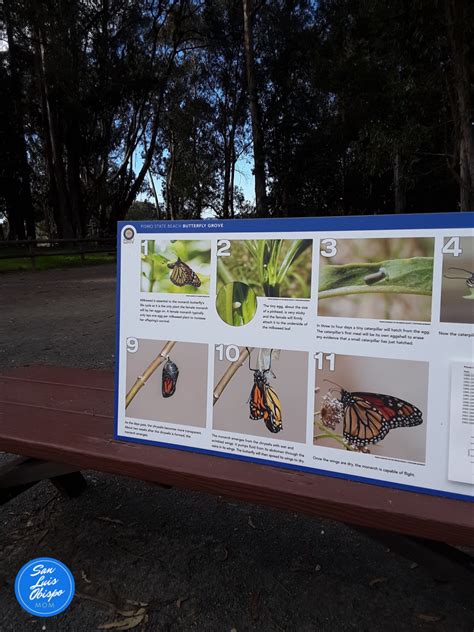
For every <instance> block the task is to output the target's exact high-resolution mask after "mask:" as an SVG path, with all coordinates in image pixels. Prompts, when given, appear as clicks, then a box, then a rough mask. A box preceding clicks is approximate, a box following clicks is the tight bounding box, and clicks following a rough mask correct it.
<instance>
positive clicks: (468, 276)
mask: <svg viewBox="0 0 474 632" xmlns="http://www.w3.org/2000/svg"><path fill="white" fill-rule="evenodd" d="M454 239H455V241H453V238H446V239H445V240H444V242H445V243H444V249H443V278H442V281H441V311H440V321H441V322H442V323H466V324H470V325H472V324H474V238H472V237H457V238H456V237H455V238H454ZM450 242H451V243H450Z"/></svg>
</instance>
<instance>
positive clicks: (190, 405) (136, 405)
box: [125, 338, 208, 428]
mask: <svg viewBox="0 0 474 632" xmlns="http://www.w3.org/2000/svg"><path fill="white" fill-rule="evenodd" d="M207 366H208V345H207V344H199V343H191V342H174V341H166V340H143V339H137V338H129V339H128V340H127V360H126V389H127V397H126V410H125V414H126V416H127V417H132V418H135V419H146V420H149V421H156V422H166V423H173V424H182V425H185V426H198V427H200V428H204V427H205V426H206V405H207V403H206V402H207ZM150 367H152V368H154V367H156V368H155V370H154V371H152V373H151V375H150V377H148V379H146V381H144V376H145V378H146V376H147V374H148V372H149V371H150ZM147 369H148V371H147ZM127 404H128V405H127Z"/></svg>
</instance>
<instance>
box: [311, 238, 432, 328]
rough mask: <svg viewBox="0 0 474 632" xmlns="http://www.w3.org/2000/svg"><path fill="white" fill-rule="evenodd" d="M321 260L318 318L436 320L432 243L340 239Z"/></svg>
mask: <svg viewBox="0 0 474 632" xmlns="http://www.w3.org/2000/svg"><path fill="white" fill-rule="evenodd" d="M335 241H336V246H335V253H334V256H331V257H327V256H325V254H327V253H326V252H325V251H324V250H323V251H322V253H321V256H320V271H319V287H318V315H319V316H331V317H342V318H351V317H352V318H376V319H380V320H411V321H422V322H429V321H430V320H431V296H432V288H433V249H434V240H433V239H431V238H419V239H417V238H406V239H399V238H391V239H378V238H373V239H370V238H367V239H338V240H335Z"/></svg>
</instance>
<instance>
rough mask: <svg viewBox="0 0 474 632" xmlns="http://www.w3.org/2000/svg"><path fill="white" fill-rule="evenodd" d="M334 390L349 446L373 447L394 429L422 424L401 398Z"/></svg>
mask: <svg viewBox="0 0 474 632" xmlns="http://www.w3.org/2000/svg"><path fill="white" fill-rule="evenodd" d="M338 388H340V401H341V403H342V406H343V419H344V429H343V435H344V439H345V440H346V441H347V442H348V443H349V444H350V445H355V446H358V447H364V446H367V445H369V444H375V443H378V442H379V441H382V439H384V438H385V437H386V436H387V434H388V433H389V432H390V430H393V429H394V428H409V427H411V426H419V425H420V424H422V423H423V414H422V412H421V410H420V409H419V408H417V407H416V406H414V405H413V404H410V403H409V402H406V401H405V400H403V399H399V398H398V397H395V396H393V395H383V394H381V393H365V392H363V391H361V392H350V391H346V390H345V389H343V388H341V387H338Z"/></svg>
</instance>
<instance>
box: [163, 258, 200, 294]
mask: <svg viewBox="0 0 474 632" xmlns="http://www.w3.org/2000/svg"><path fill="white" fill-rule="evenodd" d="M168 268H169V269H170V270H171V275H170V280H171V282H172V283H174V285H177V286H178V287H183V285H192V286H193V287H200V286H201V279H200V278H199V277H198V275H197V274H196V273H195V272H194V270H192V269H191V268H190V267H189V266H188V264H187V263H184V261H181V259H180V258H179V257H178V259H177V260H176V262H175V263H168Z"/></svg>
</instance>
